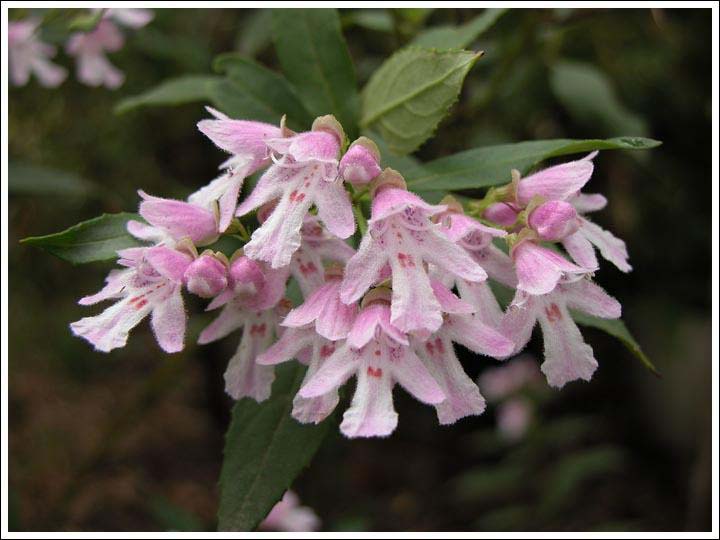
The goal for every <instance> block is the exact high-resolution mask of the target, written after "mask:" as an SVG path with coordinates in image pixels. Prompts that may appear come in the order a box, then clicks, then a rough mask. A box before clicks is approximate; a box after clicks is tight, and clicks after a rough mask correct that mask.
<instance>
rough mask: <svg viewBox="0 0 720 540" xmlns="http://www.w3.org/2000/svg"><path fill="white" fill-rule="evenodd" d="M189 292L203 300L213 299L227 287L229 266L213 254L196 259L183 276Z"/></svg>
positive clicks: (207, 253) (207, 252) (205, 254)
mask: <svg viewBox="0 0 720 540" xmlns="http://www.w3.org/2000/svg"><path fill="white" fill-rule="evenodd" d="M183 279H184V281H185V286H186V287H187V290H188V291H190V292H191V293H193V294H196V295H198V296H199V297H201V298H212V297H214V296H217V295H218V294H220V293H221V292H222V291H223V290H224V289H225V287H227V284H228V280H227V265H226V264H225V263H224V262H222V261H220V260H219V259H218V258H217V257H216V256H215V255H214V254H213V253H212V252H210V251H206V252H205V253H203V254H202V255H200V256H199V257H198V258H197V259H195V260H194V261H193V262H192V263H191V264H190V266H188V267H187V270H185V275H184V276H183Z"/></svg>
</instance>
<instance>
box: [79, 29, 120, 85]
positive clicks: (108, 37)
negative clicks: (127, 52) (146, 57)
mask: <svg viewBox="0 0 720 540" xmlns="http://www.w3.org/2000/svg"><path fill="white" fill-rule="evenodd" d="M124 43H125V38H124V37H123V35H122V33H121V32H120V30H119V29H118V27H117V26H116V25H115V23H113V22H112V21H110V20H108V19H102V20H100V22H99V23H98V24H97V26H96V27H95V29H94V30H91V31H90V32H86V33H83V32H76V33H74V34H72V35H71V36H70V39H69V40H68V42H67V44H66V46H65V50H66V51H67V53H68V54H69V55H71V56H74V57H75V60H76V62H77V78H78V80H79V81H80V82H82V83H83V84H86V85H88V86H105V87H107V88H109V89H111V90H112V89H115V88H118V87H119V86H121V85H122V83H123V82H124V81H125V75H124V74H123V72H122V71H120V70H119V69H117V68H116V67H115V66H113V65H112V64H111V63H110V61H109V60H108V59H107V57H106V56H105V54H106V53H109V52H117V51H119V50H120V49H122V46H123V45H124Z"/></svg>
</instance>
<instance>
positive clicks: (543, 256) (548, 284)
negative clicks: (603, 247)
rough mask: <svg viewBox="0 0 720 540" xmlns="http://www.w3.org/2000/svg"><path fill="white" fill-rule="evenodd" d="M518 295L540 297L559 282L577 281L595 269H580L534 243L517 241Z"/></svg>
mask: <svg viewBox="0 0 720 540" xmlns="http://www.w3.org/2000/svg"><path fill="white" fill-rule="evenodd" d="M511 255H512V258H513V261H514V262H515V270H516V273H517V278H518V284H517V289H518V291H524V292H526V293H528V294H533V295H542V294H547V293H549V292H551V291H552V290H553V289H555V286H556V285H557V284H558V282H559V281H560V280H561V279H565V280H572V279H580V278H582V277H583V276H584V275H585V274H588V273H589V272H591V271H592V270H597V268H593V269H588V268H581V267H579V266H577V265H575V264H573V263H571V262H570V261H568V260H567V259H566V258H565V257H563V256H562V255H560V254H559V253H556V252H555V251H553V250H551V249H549V248H545V247H542V246H540V245H538V244H536V243H535V242H534V241H533V240H529V239H528V240H520V241H519V242H518V243H517V244H515V246H513V248H512V251H511Z"/></svg>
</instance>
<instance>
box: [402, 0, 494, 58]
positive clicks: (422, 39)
mask: <svg viewBox="0 0 720 540" xmlns="http://www.w3.org/2000/svg"><path fill="white" fill-rule="evenodd" d="M507 11H508V10H507V8H501V9H493V8H490V9H486V10H485V11H484V12H483V13H481V14H480V15H478V16H477V17H475V18H473V19H472V20H471V21H468V22H467V23H465V24H462V25H460V26H452V25H445V26H437V27H434V28H428V29H427V30H424V31H423V32H420V33H419V34H418V35H417V36H416V37H415V39H413V41H412V42H411V45H415V46H417V47H427V48H434V49H463V48H465V47H467V46H468V45H470V44H471V43H472V42H473V41H475V40H476V39H477V38H479V37H480V36H481V35H482V34H483V33H484V32H486V31H487V30H489V29H490V28H491V27H492V26H493V25H494V24H495V23H496V22H497V20H498V19H499V18H500V17H502V16H503V15H504V14H505V13H506V12H507Z"/></svg>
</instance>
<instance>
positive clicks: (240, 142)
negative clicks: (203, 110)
mask: <svg viewBox="0 0 720 540" xmlns="http://www.w3.org/2000/svg"><path fill="white" fill-rule="evenodd" d="M207 110H208V112H209V113H210V114H212V115H213V116H214V117H215V119H214V120H201V121H200V122H198V129H199V130H200V131H201V132H202V133H203V134H204V135H206V136H207V137H208V138H209V139H210V140H211V141H212V142H214V143H215V144H216V145H217V146H218V147H219V148H221V149H222V150H225V151H226V152H229V153H230V154H232V157H231V158H230V159H228V160H227V161H225V162H224V163H223V164H222V165H221V167H222V168H223V169H225V171H224V172H223V174H221V175H220V176H219V177H218V178H216V179H215V180H213V181H212V182H210V184H208V185H207V186H205V187H202V188H200V189H199V190H198V191H196V192H195V193H193V194H192V195H190V197H188V201H189V202H191V203H193V204H196V205H198V206H202V207H204V208H208V209H213V208H214V205H215V204H217V205H218V206H219V212H220V219H219V224H218V230H219V231H220V232H224V231H225V230H226V229H227V228H228V226H229V225H230V221H231V220H232V218H233V215H234V214H235V209H236V207H237V199H238V195H239V194H240V190H241V189H242V185H243V182H244V180H245V178H246V177H248V176H250V175H251V174H253V173H254V172H256V171H258V170H259V169H261V168H262V167H265V166H266V165H268V164H269V163H270V161H271V160H270V150H269V148H268V147H267V145H266V144H265V141H267V140H269V139H277V138H280V137H282V133H283V129H282V127H276V126H273V125H271V124H265V123H263V122H251V121H248V120H232V119H230V118H228V117H227V116H226V115H224V114H222V113H221V112H219V111H216V110H215V109H212V108H210V107H207Z"/></svg>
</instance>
